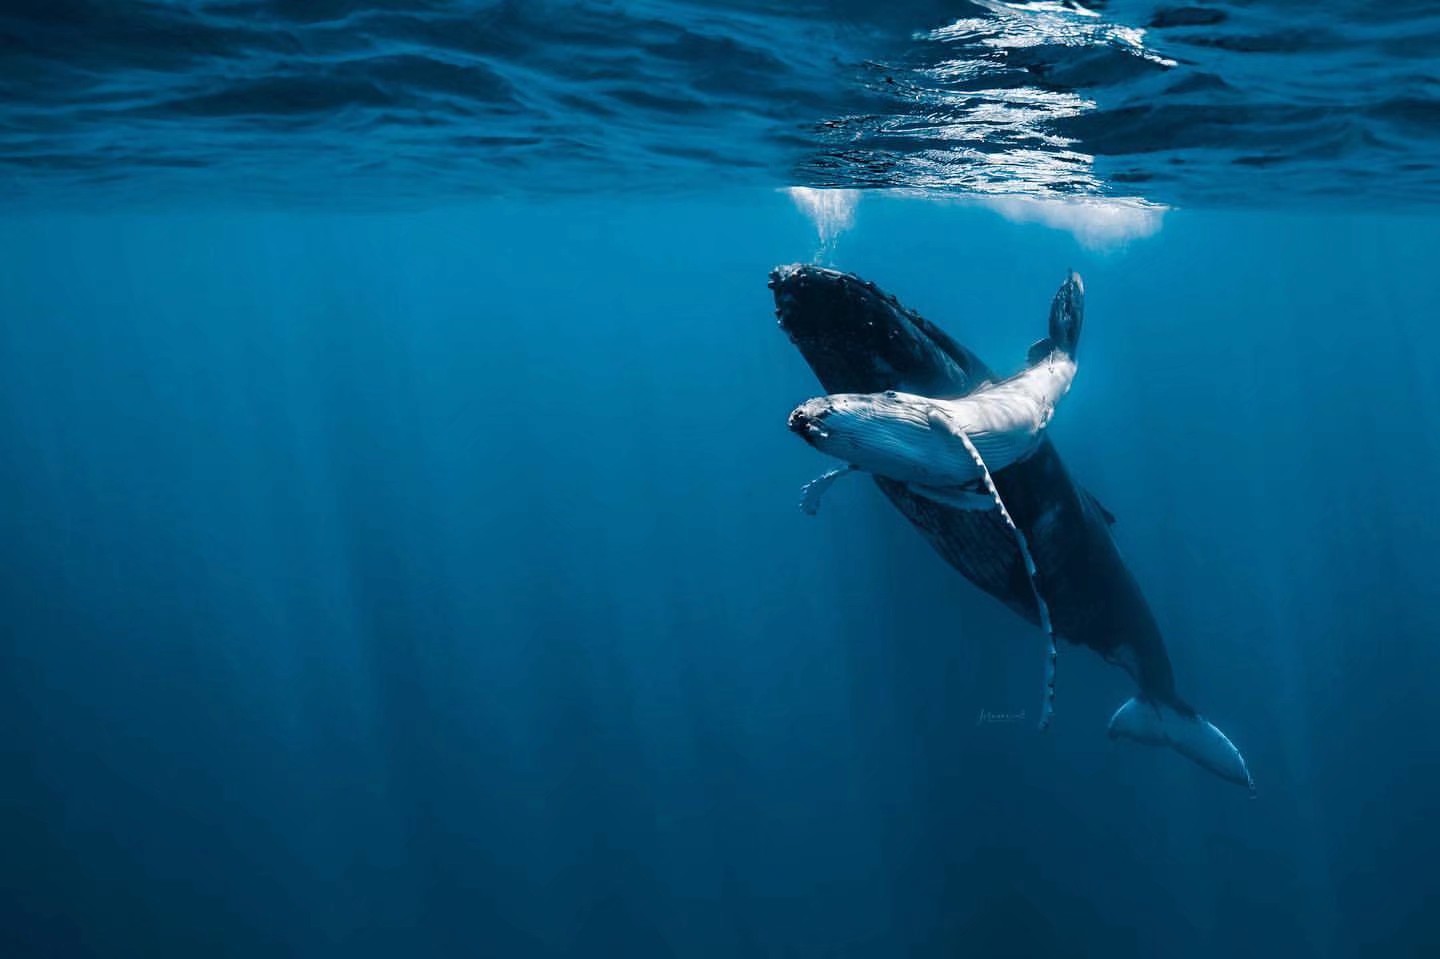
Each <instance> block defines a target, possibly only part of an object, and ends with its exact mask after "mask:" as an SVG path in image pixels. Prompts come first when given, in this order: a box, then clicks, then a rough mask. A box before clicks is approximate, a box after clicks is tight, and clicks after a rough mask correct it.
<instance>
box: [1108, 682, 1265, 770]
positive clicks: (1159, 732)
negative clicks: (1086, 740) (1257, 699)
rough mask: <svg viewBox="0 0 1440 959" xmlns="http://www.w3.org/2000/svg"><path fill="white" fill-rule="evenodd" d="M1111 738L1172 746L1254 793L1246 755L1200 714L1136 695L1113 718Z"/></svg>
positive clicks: (1188, 757)
mask: <svg viewBox="0 0 1440 959" xmlns="http://www.w3.org/2000/svg"><path fill="white" fill-rule="evenodd" d="M1110 736H1111V738H1120V739H1132V740H1134V741H1135V742H1137V743H1144V744H1145V745H1147V746H1169V747H1170V748H1171V749H1173V750H1175V751H1176V752H1177V753H1179V754H1180V755H1182V756H1184V757H1185V758H1186V759H1189V760H1191V761H1192V762H1195V763H1197V764H1199V765H1201V766H1203V767H1205V768H1206V769H1208V770H1210V771H1211V772H1212V773H1214V774H1215V775H1217V776H1219V777H1220V778H1221V779H1224V780H1227V781H1228V782H1232V783H1238V784H1240V785H1241V786H1245V787H1247V788H1249V790H1250V792H1251V794H1252V795H1253V794H1254V792H1255V781H1254V780H1253V779H1251V778H1250V769H1249V767H1248V766H1246V765H1245V757H1244V756H1242V755H1240V750H1238V749H1236V748H1235V744H1234V743H1232V742H1231V741H1230V739H1229V737H1227V736H1226V735H1225V734H1224V733H1222V732H1221V731H1220V730H1219V729H1218V728H1217V727H1216V726H1215V724H1214V723H1211V722H1208V721H1207V720H1206V719H1205V717H1203V716H1201V715H1199V714H1198V713H1197V714H1192V715H1189V716H1186V715H1183V714H1182V713H1180V711H1179V710H1177V709H1175V708H1174V707H1173V706H1169V705H1166V704H1165V703H1161V702H1156V701H1154V700H1149V699H1143V698H1141V697H1138V696H1137V697H1136V698H1134V699H1131V700H1128V701H1127V702H1126V703H1125V705H1123V706H1121V707H1120V708H1119V709H1117V710H1116V711H1115V715H1114V716H1112V717H1110Z"/></svg>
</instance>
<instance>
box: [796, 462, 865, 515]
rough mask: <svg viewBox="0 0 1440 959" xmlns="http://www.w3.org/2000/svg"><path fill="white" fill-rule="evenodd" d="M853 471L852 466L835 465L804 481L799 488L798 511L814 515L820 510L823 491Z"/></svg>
mask: <svg viewBox="0 0 1440 959" xmlns="http://www.w3.org/2000/svg"><path fill="white" fill-rule="evenodd" d="M853 472H855V467H853V466H837V467H836V468H835V469H833V470H830V471H829V472H826V473H821V474H820V475H819V476H817V477H815V478H814V479H813V480H811V481H810V482H808V483H806V484H805V485H804V486H803V487H801V488H800V511H801V512H802V513H804V514H805V515H806V516H814V515H815V514H816V513H818V512H820V500H821V498H822V497H824V495H825V491H826V490H828V489H829V488H830V487H831V486H834V485H835V481H836V480H837V479H839V478H840V477H842V476H844V475H846V474H847V473H853Z"/></svg>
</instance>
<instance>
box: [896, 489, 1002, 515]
mask: <svg viewBox="0 0 1440 959" xmlns="http://www.w3.org/2000/svg"><path fill="white" fill-rule="evenodd" d="M910 491H911V492H912V493H915V494H917V495H919V496H923V497H925V498H926V499H928V500H933V501H935V502H936V503H941V504H943V505H945V506H953V507H955V508H956V509H963V510H980V511H984V510H990V509H994V508H995V498H994V497H993V496H991V495H990V494H989V493H977V492H975V491H974V490H969V489H966V488H964V487H963V486H916V485H914V484H911V486H910Z"/></svg>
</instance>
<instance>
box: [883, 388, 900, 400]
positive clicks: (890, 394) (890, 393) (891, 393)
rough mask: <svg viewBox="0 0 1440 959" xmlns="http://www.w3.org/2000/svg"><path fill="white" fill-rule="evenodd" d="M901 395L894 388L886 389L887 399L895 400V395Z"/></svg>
mask: <svg viewBox="0 0 1440 959" xmlns="http://www.w3.org/2000/svg"><path fill="white" fill-rule="evenodd" d="M899 395H900V394H899V393H896V392H895V391H894V390H886V391H885V398H886V399H887V400H893V399H894V398H895V397H897V396H899Z"/></svg>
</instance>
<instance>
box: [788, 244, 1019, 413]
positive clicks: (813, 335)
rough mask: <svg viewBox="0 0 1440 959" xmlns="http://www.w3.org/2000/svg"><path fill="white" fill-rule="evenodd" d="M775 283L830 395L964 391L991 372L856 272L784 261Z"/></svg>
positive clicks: (799, 344) (794, 334)
mask: <svg viewBox="0 0 1440 959" xmlns="http://www.w3.org/2000/svg"><path fill="white" fill-rule="evenodd" d="M770 289H771V290H772V291H773V292H774V294H775V316H776V318H777V319H778V320H779V321H780V327H781V328H782V329H783V330H784V331H785V333H786V335H788V336H789V337H790V341H791V342H792V343H794V344H795V346H796V348H798V349H799V350H800V353H801V355H802V356H804V357H805V361H806V362H807V363H809V364H810V367H811V368H812V369H813V370H814V371H815V375H816V376H818V377H819V378H820V383H821V385H822V386H824V388H825V389H826V390H827V391H829V392H831V393H880V392H883V391H885V390H904V391H907V392H911V393H918V394H921V395H924V396H959V395H961V394H963V393H968V392H969V391H970V390H972V389H974V388H975V387H976V386H977V385H979V384H980V383H982V382H984V381H985V380H987V379H990V378H991V376H990V371H989V370H988V369H986V367H985V365H984V364H983V363H981V362H980V361H979V359H977V358H976V356H975V354H973V353H971V352H970V351H969V350H967V349H965V348H964V347H963V346H960V345H959V344H958V343H956V342H955V341H954V340H953V339H951V338H950V337H949V336H947V335H946V334H945V333H944V332H943V331H941V330H940V329H938V328H937V327H936V326H935V325H934V324H932V323H930V322H928V321H926V320H925V319H924V318H922V317H920V316H919V315H918V314H916V313H914V312H912V311H910V310H907V309H905V307H903V306H901V305H900V304H899V303H898V302H897V301H896V300H895V298H894V297H893V296H890V295H889V294H888V293H885V292H884V291H882V290H880V289H878V288H877V287H876V286H875V284H873V283H868V282H866V281H864V280H861V279H859V278H858V277H855V276H852V275H851V274H848V273H840V272H838V271H836V270H827V269H824V268H822V267H818V266H809V265H800V264H794V265H791V266H782V267H778V268H777V269H776V270H775V271H774V272H772V273H771V274H770Z"/></svg>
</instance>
